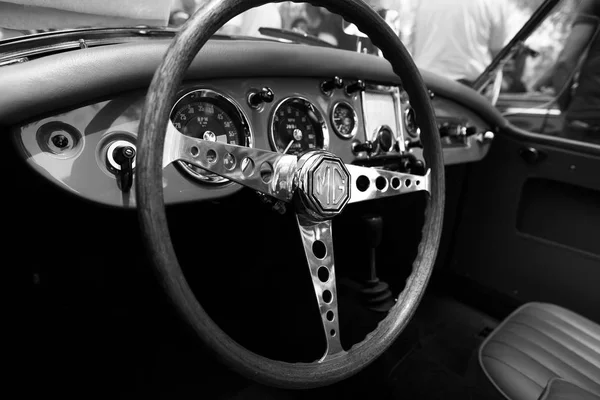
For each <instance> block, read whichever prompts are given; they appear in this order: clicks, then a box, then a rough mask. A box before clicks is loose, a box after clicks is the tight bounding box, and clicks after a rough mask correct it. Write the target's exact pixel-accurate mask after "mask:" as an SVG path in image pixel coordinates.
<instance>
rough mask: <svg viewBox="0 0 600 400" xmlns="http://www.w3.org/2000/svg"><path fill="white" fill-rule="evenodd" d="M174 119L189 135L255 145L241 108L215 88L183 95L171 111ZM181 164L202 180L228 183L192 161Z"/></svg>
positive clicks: (242, 144) (177, 125) (180, 163)
mask: <svg viewBox="0 0 600 400" xmlns="http://www.w3.org/2000/svg"><path fill="white" fill-rule="evenodd" d="M171 121H172V122H173V125H174V126H175V128H177V129H178V130H179V131H180V132H181V133H183V134H184V135H187V136H191V137H195V138H200V139H204V140H211V141H214V142H221V143H228V144H235V145H238V146H249V147H251V146H252V135H251V131H250V127H249V125H248V122H247V119H246V117H245V116H244V114H243V112H242V110H241V109H240V107H238V106H237V105H236V104H235V102H234V101H233V100H231V99H229V98H228V97H225V96H224V95H222V94H220V93H217V92H215V91H213V90H209V89H201V90H194V91H192V92H189V93H187V94H186V95H185V96H183V97H182V98H180V99H179V100H178V101H177V103H175V106H174V107H173V110H172V111H171ZM178 164H179V165H180V166H181V167H182V168H183V170H184V171H185V172H187V173H188V174H190V175H191V176H193V177H194V178H196V179H199V180H201V181H203V182H209V183H223V182H228V180H227V179H224V178H221V177H220V176H217V175H214V174H211V173H209V172H206V171H204V170H203V169H201V168H198V167H195V166H193V165H191V164H188V163H185V162H181V161H180V162H178Z"/></svg>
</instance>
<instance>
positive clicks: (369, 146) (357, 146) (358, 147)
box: [352, 140, 377, 155]
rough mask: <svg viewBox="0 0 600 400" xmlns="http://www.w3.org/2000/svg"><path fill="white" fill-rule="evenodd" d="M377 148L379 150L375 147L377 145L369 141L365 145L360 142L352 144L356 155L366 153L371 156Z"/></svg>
mask: <svg viewBox="0 0 600 400" xmlns="http://www.w3.org/2000/svg"><path fill="white" fill-rule="evenodd" d="M376 148H377V146H376V145H375V143H373V142H371V141H370V140H367V141H366V142H364V143H360V142H353V143H352V151H353V152H354V153H361V152H363V151H364V152H366V153H367V154H369V155H371V153H373V152H374V151H375V149H376Z"/></svg>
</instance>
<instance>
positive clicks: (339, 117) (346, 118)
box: [331, 101, 358, 139]
mask: <svg viewBox="0 0 600 400" xmlns="http://www.w3.org/2000/svg"><path fill="white" fill-rule="evenodd" d="M331 123H332V124H333V130H334V131H335V133H336V134H337V135H338V136H340V137H341V138H343V139H351V138H353V137H354V135H356V130H357V128H358V117H357V116H356V111H354V108H352V106H351V105H350V104H349V103H346V102H345V101H340V102H339V103H336V104H335V105H334V106H333V109H332V110H331Z"/></svg>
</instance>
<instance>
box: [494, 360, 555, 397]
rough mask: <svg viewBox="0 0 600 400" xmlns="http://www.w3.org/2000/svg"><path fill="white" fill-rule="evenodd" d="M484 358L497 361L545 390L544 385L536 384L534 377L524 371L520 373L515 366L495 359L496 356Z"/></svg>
mask: <svg viewBox="0 0 600 400" xmlns="http://www.w3.org/2000/svg"><path fill="white" fill-rule="evenodd" d="M483 357H485V358H489V359H492V360H494V361H496V362H499V363H500V364H504V365H506V366H507V367H508V368H510V369H512V370H514V371H516V372H517V373H519V374H521V375H523V376H524V377H525V378H527V379H529V380H530V381H531V382H533V383H534V384H535V385H536V386H539V388H540V389H543V388H544V387H543V386H542V385H540V384H539V383H537V382H536V381H535V380H534V379H533V378H532V377H530V376H529V375H527V374H526V373H524V372H522V371H519V370H518V369H517V368H515V367H514V366H512V365H510V364H508V363H507V362H506V361H503V360H501V359H499V358H497V357H494V356H488V355H484V356H483Z"/></svg>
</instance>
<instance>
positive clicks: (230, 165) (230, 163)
mask: <svg viewBox="0 0 600 400" xmlns="http://www.w3.org/2000/svg"><path fill="white" fill-rule="evenodd" d="M223 166H225V169H227V170H229V171H231V170H232V169H234V168H235V157H234V156H233V154H231V153H227V154H225V157H223Z"/></svg>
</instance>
